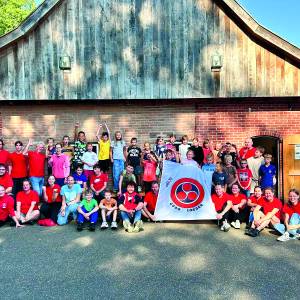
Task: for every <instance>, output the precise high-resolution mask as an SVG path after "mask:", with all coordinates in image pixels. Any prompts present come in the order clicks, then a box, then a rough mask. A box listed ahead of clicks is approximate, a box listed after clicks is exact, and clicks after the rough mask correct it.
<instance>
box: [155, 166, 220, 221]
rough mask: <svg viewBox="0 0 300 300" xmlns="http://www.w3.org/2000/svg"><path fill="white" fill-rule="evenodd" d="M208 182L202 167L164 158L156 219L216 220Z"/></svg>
mask: <svg viewBox="0 0 300 300" xmlns="http://www.w3.org/2000/svg"><path fill="white" fill-rule="evenodd" d="M207 181H208V180H206V178H205V174H204V173H203V171H202V170H201V169H200V168H197V167H195V166H192V165H181V164H178V163H174V162H170V161H164V167H163V172H162V178H161V183H160V189H159V194H158V199H157V204H156V208H155V213H154V215H155V218H156V220H214V219H216V211H215V206H214V204H213V202H212V200H211V192H210V188H209V187H208V186H207V184H206V182H207Z"/></svg>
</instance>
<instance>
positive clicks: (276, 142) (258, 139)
mask: <svg viewBox="0 0 300 300" xmlns="http://www.w3.org/2000/svg"><path fill="white" fill-rule="evenodd" d="M252 140H253V146H254V147H258V146H261V147H263V148H265V153H268V154H272V157H273V159H272V162H271V163H272V164H274V165H275V167H276V170H277V173H276V179H277V180H276V185H275V192H276V195H279V186H280V183H279V174H280V172H281V168H280V139H279V138H278V137H274V136H268V135H261V136H254V137H252Z"/></svg>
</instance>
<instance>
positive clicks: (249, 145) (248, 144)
mask: <svg viewBox="0 0 300 300" xmlns="http://www.w3.org/2000/svg"><path fill="white" fill-rule="evenodd" d="M255 151H256V148H255V147H253V141H252V139H250V138H247V139H246V140H245V146H244V147H242V148H241V149H240V151H239V158H240V159H248V158H250V157H253V156H254V155H255Z"/></svg>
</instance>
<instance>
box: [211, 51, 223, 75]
mask: <svg viewBox="0 0 300 300" xmlns="http://www.w3.org/2000/svg"><path fill="white" fill-rule="evenodd" d="M221 68H222V56H221V55H220V54H219V53H218V52H216V53H215V54H214V55H213V56H212V57H211V70H212V72H220V71H221Z"/></svg>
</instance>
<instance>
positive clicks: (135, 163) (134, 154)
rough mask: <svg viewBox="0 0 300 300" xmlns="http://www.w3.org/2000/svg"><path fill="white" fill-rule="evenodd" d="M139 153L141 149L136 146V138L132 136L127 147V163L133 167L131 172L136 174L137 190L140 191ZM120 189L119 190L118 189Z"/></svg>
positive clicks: (140, 169) (140, 153)
mask: <svg viewBox="0 0 300 300" xmlns="http://www.w3.org/2000/svg"><path fill="white" fill-rule="evenodd" d="M141 155H142V150H141V148H140V147H138V146H137V138H132V139H131V142H130V146H129V147H128V149H127V163H128V164H129V165H130V166H132V167H133V173H134V175H135V176H136V180H134V181H136V182H137V185H138V192H141V187H140V183H141V174H142V167H141ZM119 191H120V190H119Z"/></svg>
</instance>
